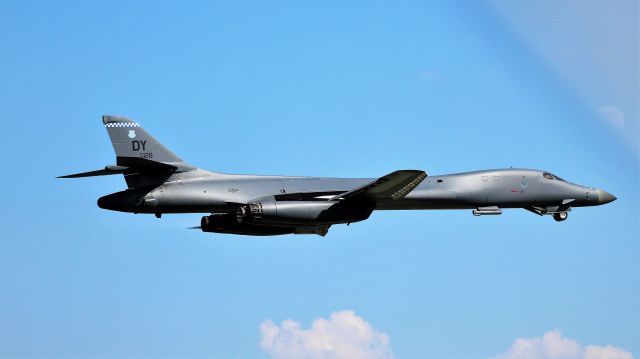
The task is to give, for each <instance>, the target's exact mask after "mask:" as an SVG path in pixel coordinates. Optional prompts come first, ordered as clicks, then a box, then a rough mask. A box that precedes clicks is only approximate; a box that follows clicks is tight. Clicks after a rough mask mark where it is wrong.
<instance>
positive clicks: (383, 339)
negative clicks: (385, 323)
mask: <svg viewBox="0 0 640 359" xmlns="http://www.w3.org/2000/svg"><path fill="white" fill-rule="evenodd" d="M260 334H261V338H260V347H262V349H263V350H264V351H265V352H266V353H267V354H268V355H269V356H271V357H272V358H275V359H288V358H296V359H298V358H309V359H339V358H349V359H391V358H393V354H392V353H391V347H390V345H389V338H388V337H387V335H386V334H384V333H381V332H378V331H376V330H374V329H373V328H372V327H371V325H370V324H369V323H368V322H367V321H366V320H364V319H363V318H362V317H359V316H357V315H356V314H355V313H354V312H353V311H350V310H344V311H340V312H333V313H331V316H330V317H329V318H328V319H325V318H320V319H316V320H315V321H314V322H313V323H312V324H311V328H309V329H303V328H301V327H300V324H299V323H297V322H295V321H293V320H285V321H283V322H282V324H281V325H279V326H278V325H276V324H274V323H273V322H272V321H270V320H266V321H264V322H263V323H262V324H261V325H260Z"/></svg>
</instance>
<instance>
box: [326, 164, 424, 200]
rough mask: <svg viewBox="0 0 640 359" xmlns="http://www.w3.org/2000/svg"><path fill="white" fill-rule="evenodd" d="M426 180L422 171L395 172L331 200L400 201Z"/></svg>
mask: <svg viewBox="0 0 640 359" xmlns="http://www.w3.org/2000/svg"><path fill="white" fill-rule="evenodd" d="M425 178H427V174H426V173H425V172H424V171H420V170H400V171H395V172H392V173H389V174H388V175H386V176H384V177H380V178H378V179H377V180H375V181H373V182H370V183H367V184H366V185H364V186H362V187H359V188H356V189H354V190H351V191H349V192H345V193H342V194H339V195H337V196H334V197H332V198H331V199H330V200H337V199H352V198H360V199H373V200H378V199H393V200H399V199H402V198H404V197H405V196H406V195H408V194H409V192H411V191H413V189H414V188H416V187H418V185H419V184H420V182H422V181H423V180H424V179H425Z"/></svg>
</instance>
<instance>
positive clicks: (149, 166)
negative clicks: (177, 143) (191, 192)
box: [59, 116, 195, 188]
mask: <svg viewBox="0 0 640 359" xmlns="http://www.w3.org/2000/svg"><path fill="white" fill-rule="evenodd" d="M102 123H104V126H105V127H106V128H107V132H108V133H109V137H110V138H111V144H112V145H113V149H114V150H115V152H116V164H117V165H115V166H114V165H111V166H106V167H105V168H104V169H101V170H97V171H90V172H82V173H75V174H72V175H66V176H61V177H59V178H78V177H93V176H104V175H113V174H123V175H124V179H125V181H127V186H128V187H129V188H140V187H148V186H157V185H160V184H162V183H164V182H165V181H166V180H167V179H168V178H169V177H171V176H172V175H173V174H174V173H177V172H186V171H191V170H194V169H195V167H192V166H190V165H189V164H187V163H185V162H184V161H182V159H180V157H178V156H176V155H175V154H174V153H173V152H171V151H169V150H168V149H167V148H166V147H164V146H163V145H162V144H161V143H160V142H158V140H156V139H155V138H154V137H153V136H151V135H150V134H148V133H147V131H145V130H144V129H143V128H142V127H140V125H139V124H138V123H136V122H134V121H131V120H130V119H128V118H126V117H118V116H102Z"/></svg>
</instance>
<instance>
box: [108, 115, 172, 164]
mask: <svg viewBox="0 0 640 359" xmlns="http://www.w3.org/2000/svg"><path fill="white" fill-rule="evenodd" d="M102 122H103V123H104V126H105V127H106V128H107V132H108V133H109V137H110V138H111V144H112V145H113V149H114V151H115V152H116V158H117V160H118V162H117V163H118V165H123V166H127V165H129V164H130V163H131V160H130V159H132V158H135V159H140V158H142V159H145V160H150V161H154V162H161V163H170V164H184V162H183V161H182V159H180V157H178V156H176V155H175V154H174V153H173V152H171V151H169V150H168V149H167V148H166V147H164V146H163V145H162V144H161V143H160V142H158V140H156V139H155V138H154V137H153V136H151V135H150V134H149V133H147V131H145V130H144V129H143V128H142V127H141V126H140V124H138V123H137V122H134V121H131V120H130V119H128V118H126V117H119V116H102ZM121 162H127V163H121Z"/></svg>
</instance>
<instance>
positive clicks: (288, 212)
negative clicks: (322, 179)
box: [236, 197, 374, 225]
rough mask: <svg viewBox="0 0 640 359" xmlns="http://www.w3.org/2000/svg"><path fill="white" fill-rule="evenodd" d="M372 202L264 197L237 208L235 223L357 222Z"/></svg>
mask: <svg viewBox="0 0 640 359" xmlns="http://www.w3.org/2000/svg"><path fill="white" fill-rule="evenodd" d="M373 209H374V206H373V205H372V204H368V203H360V202H358V203H354V202H336V201H276V200H275V198H273V197H265V198H261V199H259V200H257V201H256V202H253V203H249V204H248V205H245V206H242V207H240V208H238V211H237V213H236V218H237V221H238V223H264V224H280V225H283V224H284V225H324V224H337V223H351V222H358V221H362V220H365V219H367V218H369V216H370V215H371V212H372V211H373Z"/></svg>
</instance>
